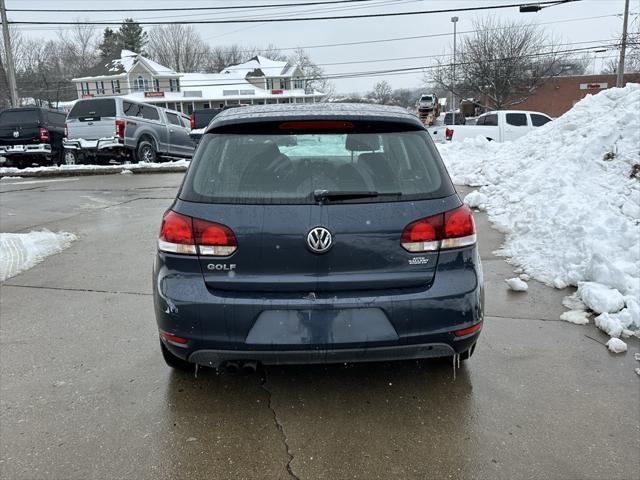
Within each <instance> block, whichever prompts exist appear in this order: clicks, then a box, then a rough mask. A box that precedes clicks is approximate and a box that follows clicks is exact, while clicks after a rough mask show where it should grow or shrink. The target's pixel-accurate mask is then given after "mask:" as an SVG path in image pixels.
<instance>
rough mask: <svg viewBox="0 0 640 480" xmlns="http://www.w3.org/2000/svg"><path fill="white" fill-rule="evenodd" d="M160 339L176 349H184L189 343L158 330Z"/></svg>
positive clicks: (184, 339)
mask: <svg viewBox="0 0 640 480" xmlns="http://www.w3.org/2000/svg"><path fill="white" fill-rule="evenodd" d="M160 338H162V339H163V340H166V341H167V342H169V343H172V344H174V345H176V346H177V347H186V346H187V343H189V340H187V339H186V338H182V337H179V336H177V335H174V334H173V333H169V332H165V331H163V330H160Z"/></svg>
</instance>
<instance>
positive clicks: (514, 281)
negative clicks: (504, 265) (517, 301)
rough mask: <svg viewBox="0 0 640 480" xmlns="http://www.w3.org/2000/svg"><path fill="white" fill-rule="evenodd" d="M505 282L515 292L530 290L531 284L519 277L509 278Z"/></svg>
mask: <svg viewBox="0 0 640 480" xmlns="http://www.w3.org/2000/svg"><path fill="white" fill-rule="evenodd" d="M505 282H507V286H508V287H509V288H510V289H511V290H513V291H514V292H526V291H527V290H529V285H527V284H526V282H524V281H522V279H520V278H518V277H515V278H508V279H507V280H505Z"/></svg>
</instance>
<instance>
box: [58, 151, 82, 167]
mask: <svg viewBox="0 0 640 480" xmlns="http://www.w3.org/2000/svg"><path fill="white" fill-rule="evenodd" d="M77 163H78V154H77V153H76V151H75V150H68V149H65V150H64V151H63V152H62V156H61V159H60V165H77Z"/></svg>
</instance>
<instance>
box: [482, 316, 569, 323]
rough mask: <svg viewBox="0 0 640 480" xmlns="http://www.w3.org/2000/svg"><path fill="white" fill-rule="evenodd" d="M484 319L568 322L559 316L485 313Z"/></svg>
mask: <svg viewBox="0 0 640 480" xmlns="http://www.w3.org/2000/svg"><path fill="white" fill-rule="evenodd" d="M484 318H485V320H486V319H487V318H499V319H502V320H521V321H523V322H531V321H533V322H562V323H568V322H567V321H565V320H561V319H560V318H524V317H506V316H504V315H485V316H484Z"/></svg>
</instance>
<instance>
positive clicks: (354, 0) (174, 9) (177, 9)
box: [7, 0, 371, 13]
mask: <svg viewBox="0 0 640 480" xmlns="http://www.w3.org/2000/svg"><path fill="white" fill-rule="evenodd" d="M370 1H371V0H332V1H315V2H307V3H300V2H296V3H271V4H258V5H235V6H225V7H172V8H120V9H118V11H119V12H182V11H190V12H193V11H203V10H236V9H238V10H239V9H247V8H251V9H260V8H274V7H306V6H313V5H333V4H336V3H361V2H370ZM113 11H114V9H113V8H87V9H82V8H66V9H43V8H7V12H64V13H96V12H107V13H112V12H113Z"/></svg>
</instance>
